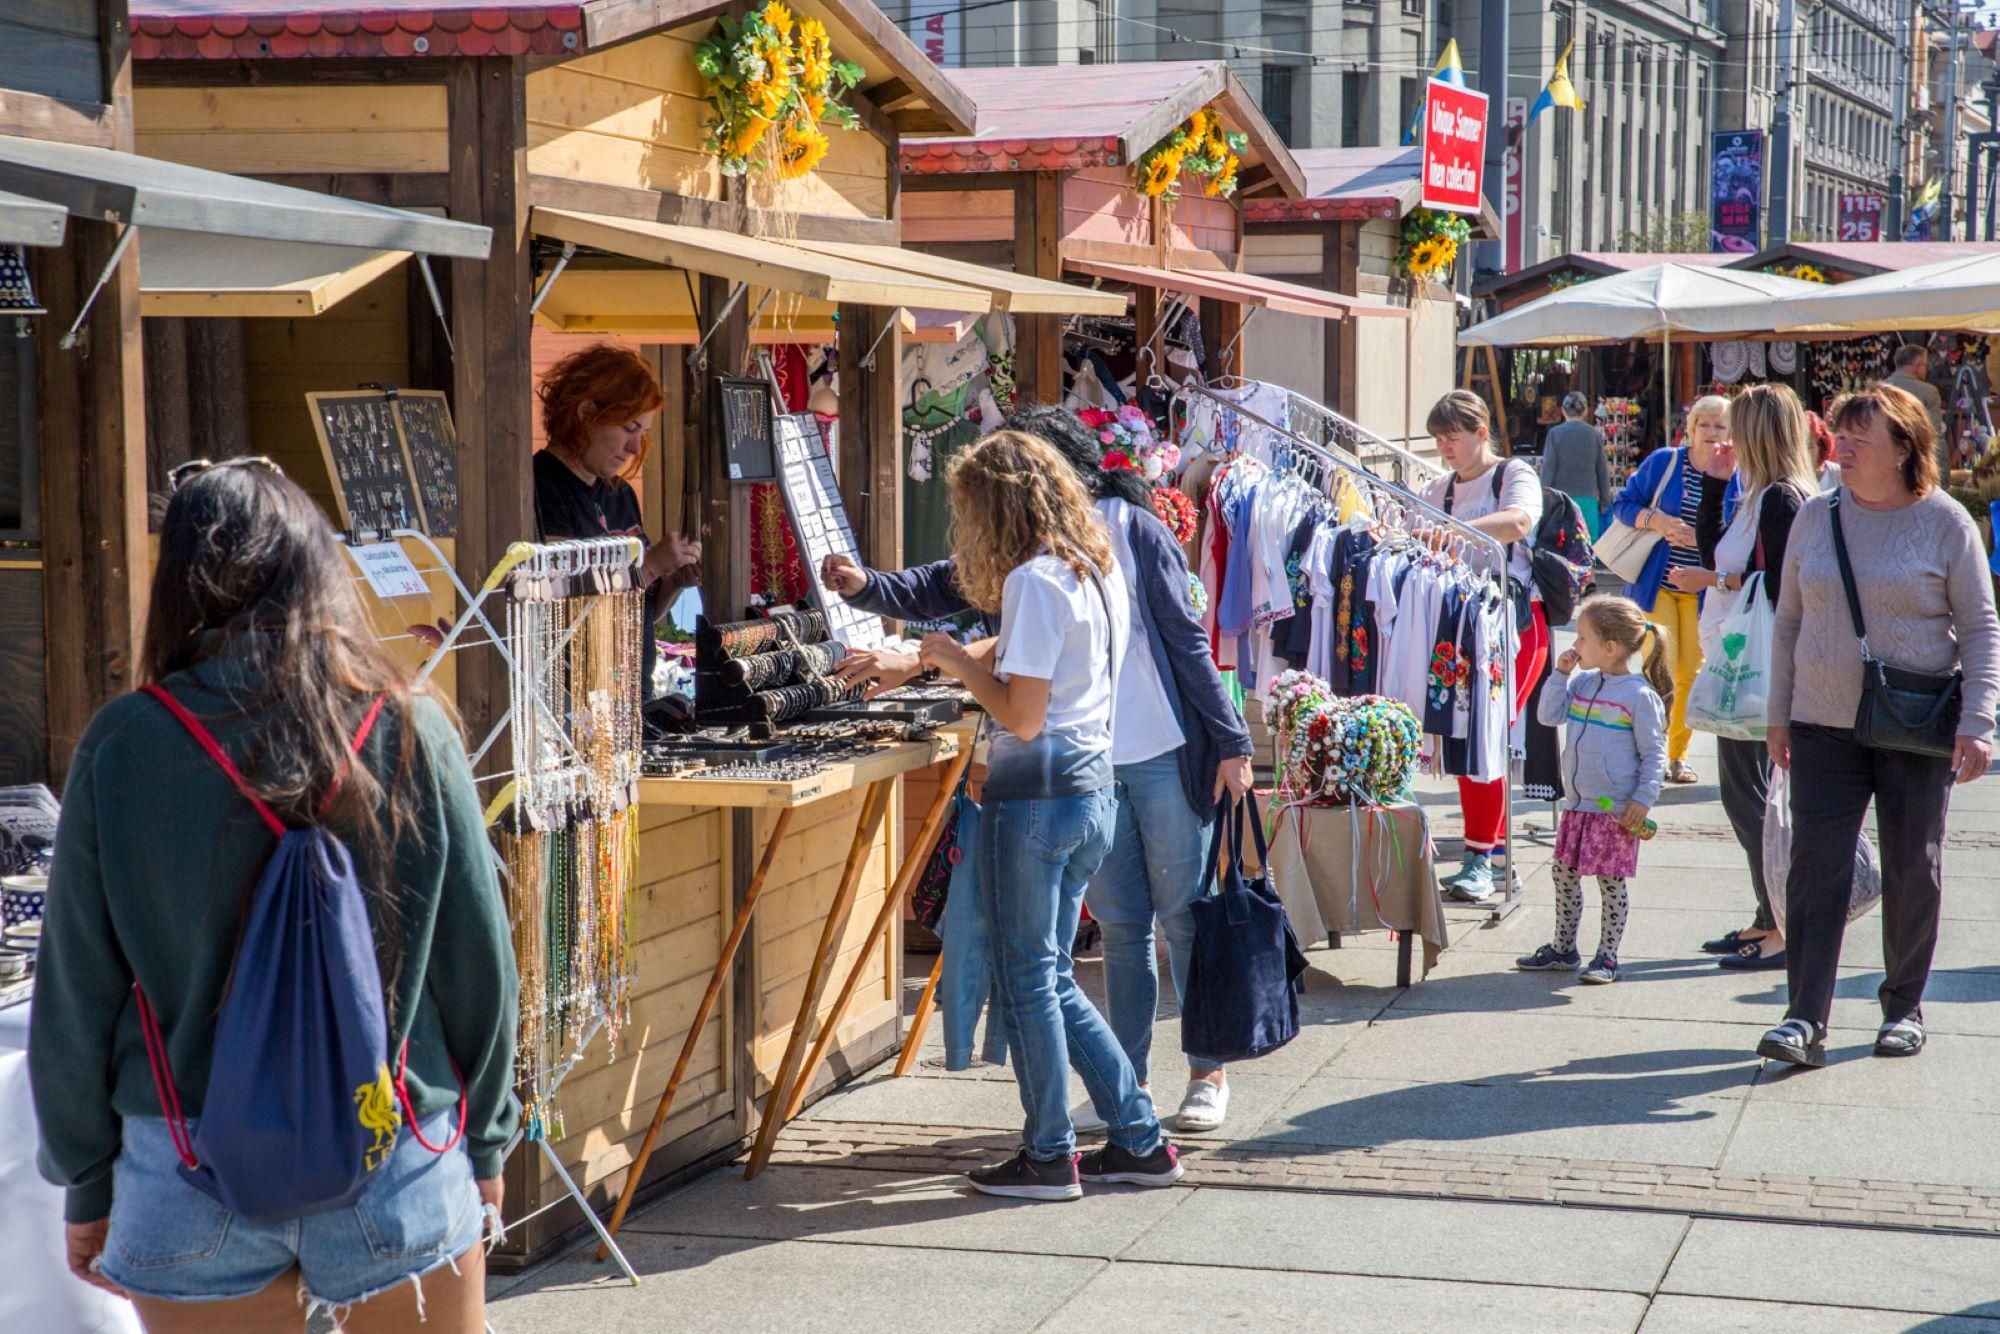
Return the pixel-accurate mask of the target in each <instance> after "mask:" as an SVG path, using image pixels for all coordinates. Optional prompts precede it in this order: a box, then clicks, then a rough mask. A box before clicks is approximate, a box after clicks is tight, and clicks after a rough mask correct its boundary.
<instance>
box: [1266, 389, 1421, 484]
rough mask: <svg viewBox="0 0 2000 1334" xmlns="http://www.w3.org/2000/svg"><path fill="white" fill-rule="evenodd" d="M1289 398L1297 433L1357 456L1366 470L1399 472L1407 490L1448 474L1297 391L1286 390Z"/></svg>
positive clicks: (1397, 478)
mask: <svg viewBox="0 0 2000 1334" xmlns="http://www.w3.org/2000/svg"><path fill="white" fill-rule="evenodd" d="M1285 397H1286V400H1287V404H1286V406H1287V409H1288V411H1287V418H1288V420H1289V421H1290V422H1291V423H1292V430H1293V431H1294V432H1296V433H1297V434H1299V435H1302V436H1304V437H1305V438H1307V439H1308V440H1312V441H1314V442H1315V443H1317V444H1320V445H1325V446H1328V447H1330V448H1339V449H1340V450H1342V451H1343V452H1345V453H1347V454H1351V455H1353V456H1354V457H1355V458H1357V459H1359V460H1360V461H1361V465H1362V466H1363V467H1364V468H1365V467H1367V466H1368V465H1369V464H1370V463H1374V462H1378V461H1379V462H1383V463H1386V464H1388V466H1390V467H1391V468H1393V469H1395V472H1396V477H1395V480H1396V481H1397V482H1399V483H1400V484H1402V485H1403V486H1417V485H1421V484H1423V483H1424V482H1428V481H1430V480H1431V479H1432V478H1434V477H1439V476H1442V475H1443V473H1444V469H1443V468H1441V467H1439V466H1438V465H1437V464H1435V463H1432V462H1431V461H1430V460H1429V459H1426V458H1420V457H1419V456H1417V455H1415V454H1412V453H1411V452H1410V451H1409V450H1407V449H1405V448H1403V447H1402V446H1401V445H1395V444H1391V443H1389V442H1388V441H1387V440H1384V439H1383V438H1382V437H1381V436H1379V435H1376V434H1375V433H1374V432H1373V431H1370V430H1367V429H1366V428H1364V427H1362V426H1360V425H1359V424H1357V423H1355V422H1352V421H1350V420H1348V419H1347V418H1346V417H1343V416H1341V415H1340V414H1339V413H1337V412H1335V411H1334V410H1333V409H1332V408H1329V407H1327V406H1326V405H1325V404H1323V403H1316V402H1314V401H1313V400H1312V399H1310V398H1307V397H1306V396H1305V395H1304V394H1301V393H1299V392H1298V391H1297V390H1295V389H1287V390H1285Z"/></svg>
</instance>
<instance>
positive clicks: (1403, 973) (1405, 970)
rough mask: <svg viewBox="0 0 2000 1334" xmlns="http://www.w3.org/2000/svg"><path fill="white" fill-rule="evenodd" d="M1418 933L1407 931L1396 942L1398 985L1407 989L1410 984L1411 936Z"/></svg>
mask: <svg viewBox="0 0 2000 1334" xmlns="http://www.w3.org/2000/svg"><path fill="white" fill-rule="evenodd" d="M1415 934H1416V933H1415V932H1414V931H1405V932H1403V933H1402V935H1403V938H1402V939H1401V940H1399V941H1397V942H1396V985H1397V986H1399V987H1402V988H1403V989H1405V990H1408V989H1409V985H1410V945H1411V940H1410V938H1411V937H1412V936H1414V935H1415Z"/></svg>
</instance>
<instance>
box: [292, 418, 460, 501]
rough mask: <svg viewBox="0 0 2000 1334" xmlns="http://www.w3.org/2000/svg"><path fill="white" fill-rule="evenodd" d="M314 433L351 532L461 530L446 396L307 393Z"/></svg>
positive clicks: (455, 454)
mask: <svg viewBox="0 0 2000 1334" xmlns="http://www.w3.org/2000/svg"><path fill="white" fill-rule="evenodd" d="M306 403H307V405H308V407H309V408H310V409H311V413H312V423H313V432H314V434H315V435H317V436H318V437H319V446H320V451H321V453H322V454H324V455H325V457H326V466H327V470H328V471H329V472H330V473H332V475H333V481H334V499H335V501H336V502H337V503H338V504H339V506H340V523H341V527H343V528H345V529H347V530H349V531H351V532H357V533H358V532H384V531H387V530H390V529H394V528H416V529H421V530H422V531H423V532H424V533H426V534H428V535H429V536H431V537H454V536H456V535H457V532H458V435H457V432H455V431H454V430H453V429H452V424H451V412H450V410H449V409H448V408H447V407H446V406H445V396H444V395H443V394H441V393H436V392H433V391H430V390H416V389H413V390H407V391H405V390H395V389H355V390H346V391H340V392H331V393H329V392H321V393H313V394H307V395H306Z"/></svg>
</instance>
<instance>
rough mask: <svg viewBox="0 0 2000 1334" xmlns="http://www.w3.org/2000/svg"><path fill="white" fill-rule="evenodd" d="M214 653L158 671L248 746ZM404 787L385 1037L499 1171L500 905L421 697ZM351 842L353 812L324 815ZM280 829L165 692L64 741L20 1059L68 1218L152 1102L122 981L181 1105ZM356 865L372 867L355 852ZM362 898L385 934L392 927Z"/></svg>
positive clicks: (468, 810)
mask: <svg viewBox="0 0 2000 1334" xmlns="http://www.w3.org/2000/svg"><path fill="white" fill-rule="evenodd" d="M231 672H232V669H231V666H230V663H229V659H228V656H227V654H226V653H225V654H222V655H218V656H217V657H215V658H213V659H210V660H209V661H207V662H204V663H203V664H201V665H200V666H198V667H196V668H194V669H193V670H191V671H189V672H182V673H177V674H175V675H174V676H171V677H169V678H167V680H165V681H164V682H162V683H161V684H162V685H164V686H165V687H166V688H167V690H169V691H170V692H171V693H172V694H173V695H174V696H175V698H177V699H178V700H180V701H181V702H182V703H183V704H185V705H186V706H187V707H188V709H189V710H190V711H191V712H193V713H194V714H195V716H196V717H198V718H200V719H201V720H202V722H203V724H204V725H205V726H207V727H208V728H209V730H210V731H211V732H213V733H214V734H215V736H216V739H217V740H218V741H220V742H221V743H222V746H223V749H224V750H226V751H228V752H229V754H230V755H231V756H232V757H233V758H236V759H237V761H238V762H239V763H241V762H242V761H243V759H244V757H245V756H246V755H247V754H248V753H249V751H250V750H251V747H250V745H249V744H248V741H247V738H248V737H249V736H250V735H251V734H252V729H253V728H254V727H255V721H254V719H246V718H227V717H218V716H217V715H219V714H223V713H226V712H227V711H228V710H229V705H228V702H227V697H226V696H224V695H223V694H221V693H218V690H217V687H218V686H220V685H222V684H223V683H225V682H227V681H228V680H229V679H230V677H231ZM414 717H415V722H416V727H417V732H418V741H419V744H418V746H417V747H416V752H415V754H416V764H415V768H414V776H413V791H414V796H415V801H416V803H417V809H418V819H417V827H418V828H419V829H420V830H422V831H423V837H422V838H421V839H417V838H410V839H405V840H404V841H403V842H402V843H401V844H400V845H399V846H398V847H397V848H396V850H395V853H396V867H397V872H396V873H397V881H398V884H399V886H400V889H399V892H398V895H397V903H398V911H397V914H396V920H395V922H394V924H393V926H391V928H390V929H396V930H400V932H401V934H402V939H403V955H402V963H401V966H400V969H399V974H398V976H396V977H393V978H390V977H385V978H384V979H383V981H384V986H385V989H386V991H387V993H388V994H387V999H388V1001H389V1004H390V1015H391V1025H392V1028H391V1033H390V1041H389V1049H390V1052H392V1053H393V1052H394V1051H395V1050H396V1049H397V1048H398V1047H399V1046H400V1045H401V1043H402V1042H403V1040H404V1039H405V1038H406V1037H407V1038H408V1040H409V1044H410V1046H409V1072H408V1073H409V1090H410V1099H411V1102H412V1104H413V1105H414V1106H415V1108H416V1110H417V1114H418V1115H419V1116H420V1117H428V1116H430V1115H431V1114H433V1113H435V1112H437V1111H439V1110H441V1109H444V1108H447V1107H455V1106H456V1104H457V1102H458V1082H457V1079H456V1077H455V1076H454V1075H453V1073H452V1063H453V1061H454V1060H455V1061H456V1062H457V1065H458V1068H459V1070H460V1071H462V1072H463V1074H464V1079H465V1092H466V1098H467V1123H466V1130H465V1145H466V1148H467V1150H468V1151H469V1152H470V1154H471V1156H472V1167H473V1172H474V1174H475V1175H477V1176H478V1177H480V1178H481V1179H485V1178H488V1177H493V1176H497V1175H499V1172H500V1163H501V1159H502V1158H503V1156H504V1152H505V1148H506V1144H507V1141H508V1139H509V1138H510V1137H511V1136H512V1134H513V1132H514V1129H515V1126H516V1125H517V1123H518V1122H519V1120H520V1104H519V1103H518V1101H517V1100H516V1099H515V1096H514V1089H513V1084H514V1022H515V1006H516V1002H517V996H518V983H517V980H516V975H515V969H514V952H513V945H512V938H511V934H510V932H509V929H508V923H507V912H506V907H505V904H504V902H503V900H502V898H501V894H500V886H499V881H498V880H497V878H496V877H495V874H494V860H493V855H492V851H491V847H490V845H489V844H488V842H487V839H486V830H485V827H484V821H483V820H482V818H481V813H480V807H479V800H478V797H477V796H476V795H475V793H474V791H473V786H472V772H471V769H470V768H469V767H468V765H467V763H466V758H465V748H464V744H463V742H462V741H461V740H460V739H459V735H458V729H457V728H456V727H455V726H454V724H453V723H452V721H451V719H450V718H449V716H447V714H446V713H445V711H444V710H443V709H442V708H441V707H440V706H439V705H438V704H437V702H436V701H434V700H431V699H428V698H424V697H421V696H420V697H418V699H417V701H416V706H415V710H414ZM397 730H398V729H397V727H396V725H395V724H394V722H393V721H392V720H391V719H390V717H389V716H388V715H386V714H385V715H384V717H383V719H382V722H381V723H380V724H378V725H377V726H376V728H375V730H374V732H373V733H372V734H371V736H370V737H369V740H368V743H367V745H366V746H365V747H364V748H363V752H362V753H363V758H364V760H365V762H366V763H367V764H368V767H369V769H370V771H371V772H373V773H375V774H377V775H378V776H386V775H387V774H388V773H389V772H390V771H391V766H392V765H393V764H394V763H395V757H396V755H397V744H398V738H397V736H396V732H397ZM334 832H335V833H337V834H340V835H342V837H343V841H345V842H346V843H347V845H348V846H349V848H350V849H353V850H354V851H355V852H356V853H357V861H359V857H358V854H359V851H360V848H359V844H358V841H357V840H356V839H355V838H353V837H352V836H351V834H350V831H345V830H341V829H338V828H336V829H335V831H334ZM275 846H276V841H275V840H274V839H273V838H272V836H271V833H270V831H269V830H268V829H267V828H266V827H265V826H264V824H263V822H262V820H260V819H259V818H258V816H257V814H256V812H255V811H254V810H253V809H252V808H251V806H250V804H249V802H247V801H246V800H244V798H243V797H242V795H241V794H240V793H238V792H237V791H236V789H235V788H234V787H233V786H232V785H231V784H230V782H229V780H228V778H226V777H225V776H224V775H223V773H222V772H221V770H220V769H219V768H217V766H216V765H215V763H214V762H213V761H212V760H210V759H209V758H208V756H207V755H205V754H204V753H203V752H202V750H201V748H200V747H199V746H198V745H197V744H196V743H195V740H194V738H193V737H191V736H190V735H188V733H187V731H186V730H185V729H183V728H182V726H181V725H180V723H178V722H177V721H175V719H174V717H173V716H172V715H171V714H169V713H168V712H167V710H166V708H165V707H164V706H163V705H161V704H160V703H159V701H157V700H154V699H150V698H148V697H146V696H144V695H138V694H135V695H128V696H125V697H124V698H121V699H117V700H113V701H112V702H111V703H109V704H107V705H105V706H104V708H102V709H101V710H99V711H98V714H97V716H96V717H95V718H93V719H91V721H90V726H89V727H88V728H87V729H86V730H85V732H84V735H83V740H82V742H81V743H80V744H79V745H78V746H77V750H76V756H75V759H74V760H73V762H72V764H71V767H70V773H69V781H68V783H67V785H66V788H65V791H64V794H63V811H62V823H61V825H60V827H59V829H58V831H57V834H56V854H55V867H54V870H53V873H52V875H51V878H50V885H49V903H48V910H47V917H46V920H45V922H44V924H43V928H42V931H43V939H42V946H41V954H40V958H39V961H38V966H37V976H36V982H35V999H34V1011H33V1014H32V1016H31V1019H30V1032H29V1045H28V1063H29V1073H30V1077H31V1079H32V1082H33V1086H34V1097H35V1111H36V1115H37V1117H38V1119H39V1121H40V1123H41V1136H42V1145H41V1169H42V1173H43V1175H45V1176H46V1177H48V1179H49V1180H51V1181H53V1182H55V1183H56V1184H58V1185H61V1186H65V1187H67V1188H68V1190H69V1199H68V1203H67V1207H66V1210H65V1216H66V1217H67V1218H68V1220H69V1221H70V1222H89V1221H91V1220H94V1219H98V1218H103V1217H105V1216H106V1215H107V1214H109V1213H110V1210H111V1193H112V1172H111V1165H112V1162H113V1160H114V1159H116V1158H117V1156H118V1150H119V1143H120V1131H121V1121H122V1119H123V1118H124V1117H127V1116H159V1115H160V1114H161V1113H160V1103H159V1097H158V1095H157V1094H156V1093H155V1091H154V1087H153V1077H152V1072H151V1070H150V1068H149V1066H148V1065H147V1062H146V1049H145V1044H144V1041H143V1040H142V1038H141V1036H140V1031H139V1015H138V1009H137V1007H136V1005H135V1003H134V1001H133V996H132V982H133V979H134V978H135V977H136V978H137V979H138V980H139V982H140V983H141V984H142V985H143V986H144V987H145V990H146V996H147V999H148V1000H150V1001H151V1002H152V1004H153V1008H154V1010H155V1012H156V1013H157V1014H158V1016H159V1020H160V1026H161V1029H162V1031H163V1032H164V1034H165V1036H166V1044H167V1057H168V1063H169V1065H170V1066H171V1068H172V1070H173V1074H174V1084H175V1088H176V1090H177V1092H178V1093H179V1096H180V1104H181V1110H182V1112H183V1113H184V1114H185V1115H187V1116H188V1117H190V1118H193V1117H195V1116H197V1115H198V1114H199V1113H200V1111H201V1104H202V1096H203V1093H204V1091H205V1090H206V1089H207V1087H208V1075H209V1066H210V1062H211V1059H212V1057H213V1055H214V1053H213V1051H212V1049H211V1040H212V1036H213V1027H214V1021H215V1016H216V1014H217V1012H218V1011H219V1009H220V1008H221V1004H222V998H223V990H224V985H225V983H226V982H227V980H228V977H229V970H230V964H231V961H232V958H233V955H234V950H235V942H236V933H237V926H238V920H239V912H240V911H241V907H242V904H243V901H244V897H245V895H246V894H247V892H248V890H249V889H250V887H251V886H252V885H254V884H255V882H256V880H257V878H258V876H259V875H260V874H261V873H262V872H263V869H264V864H265V862H266V861H267V860H269V858H270V855H271V852H272V850H273V848H274V847H275ZM364 875H365V872H364ZM364 889H365V890H367V891H368V892H369V897H370V899H371V903H370V915H371V918H372V919H373V920H374V922H375V929H376V933H377V936H378V938H379V937H380V935H381V934H382V932H383V930H384V929H385V923H384V921H383V918H382V916H381V915H380V914H378V913H376V912H375V911H374V904H373V902H372V900H373V898H374V895H373V892H372V886H367V885H366V882H365V880H364Z"/></svg>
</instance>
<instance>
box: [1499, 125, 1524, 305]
mask: <svg viewBox="0 0 2000 1334" xmlns="http://www.w3.org/2000/svg"><path fill="white" fill-rule="evenodd" d="M1527 124H1528V99H1527V98H1525V97H1510V98H1508V99H1507V156H1506V159H1505V161H1506V164H1507V169H1506V171H1505V172H1504V173H1502V174H1501V177H1500V225H1501V227H1502V229H1503V231H1504V235H1505V238H1506V239H1505V242H1504V243H1503V244H1502V246H1501V251H1502V260H1501V265H1500V271H1501V272H1502V273H1518V272H1520V269H1521V256H1522V251H1523V249H1524V247H1523V245H1522V241H1521V234H1522V233H1523V232H1524V231H1526V230H1527V225H1526V224H1527V185H1528V137H1527V135H1526V134H1525V133H1523V131H1524V130H1525V129H1526V127H1527Z"/></svg>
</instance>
